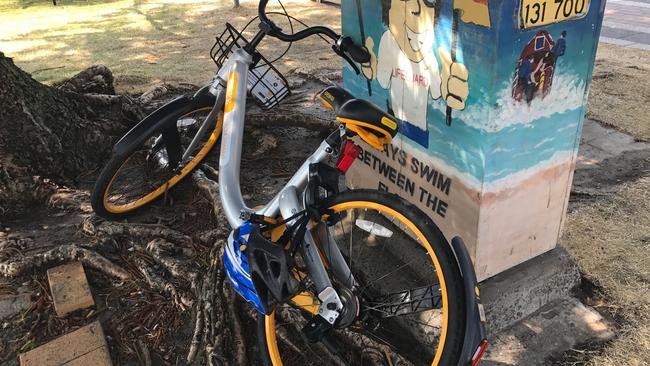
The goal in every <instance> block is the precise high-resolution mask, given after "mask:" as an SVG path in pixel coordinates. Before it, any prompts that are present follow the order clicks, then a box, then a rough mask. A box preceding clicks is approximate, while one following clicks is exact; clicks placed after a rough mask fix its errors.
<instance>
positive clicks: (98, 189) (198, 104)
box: [90, 97, 217, 220]
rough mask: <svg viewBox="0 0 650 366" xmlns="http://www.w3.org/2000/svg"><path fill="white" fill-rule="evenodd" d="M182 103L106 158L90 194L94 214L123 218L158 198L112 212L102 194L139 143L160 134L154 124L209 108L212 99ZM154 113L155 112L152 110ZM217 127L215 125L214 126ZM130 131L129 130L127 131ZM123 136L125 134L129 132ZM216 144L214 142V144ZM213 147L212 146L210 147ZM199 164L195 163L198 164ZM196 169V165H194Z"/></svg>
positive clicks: (186, 100) (117, 218)
mask: <svg viewBox="0 0 650 366" xmlns="http://www.w3.org/2000/svg"><path fill="white" fill-rule="evenodd" d="M183 101H184V102H183V104H180V105H178V106H174V107H173V109H171V110H170V111H168V113H167V114H165V115H164V116H161V118H160V119H158V120H157V121H155V122H154V126H153V127H152V128H150V129H148V130H147V131H148V132H145V133H144V134H143V135H147V136H134V140H136V141H138V142H137V143H131V144H129V146H128V147H127V148H126V150H125V151H123V152H121V153H116V152H115V151H113V154H112V156H111V158H110V159H109V160H108V162H107V163H106V165H105V166H104V168H103V169H102V171H101V173H100V174H99V176H98V177H97V180H96V181H95V185H94V187H93V190H92V193H91V195H90V203H91V206H92V208H93V211H94V212H95V214H97V215H98V216H100V217H103V218H105V219H109V220H119V219H123V218H125V217H128V216H130V215H132V214H134V213H136V212H137V211H138V210H140V209H142V208H145V207H147V206H149V205H151V204H152V203H153V202H155V201H157V200H158V199H160V196H158V197H156V198H154V199H153V200H151V201H149V202H147V203H145V204H144V205H142V206H139V207H137V208H134V209H132V210H129V211H127V212H123V213H114V212H111V211H109V210H108V209H106V207H105V202H104V195H105V193H106V190H107V189H108V188H109V185H110V183H111V181H112V179H113V177H114V176H115V174H116V173H117V172H118V170H119V169H120V168H121V167H122V164H123V163H124V162H125V161H126V160H127V159H128V158H129V157H130V156H131V155H132V154H133V152H135V151H136V150H137V149H138V148H139V147H140V145H141V144H142V143H143V142H144V141H146V140H147V139H148V138H149V137H152V136H156V135H158V134H160V130H161V129H162V126H156V125H162V123H163V122H164V121H163V120H164V119H166V118H167V117H168V116H174V115H176V116H178V117H181V116H183V115H185V114H187V113H190V112H191V111H193V110H198V109H202V108H211V107H213V105H214V99H211V98H206V97H198V98H186V99H184V100H183ZM162 108H165V106H163V107H161V108H159V110H161V109H162ZM154 113H156V112H154ZM215 128H217V127H215ZM213 131H214V129H211V130H210V131H207V132H206V133H208V132H209V133H212V132H213ZM129 132H130V131H129ZM129 132H127V134H126V135H125V136H127V135H128V134H129ZM216 145H217V144H215V146H216ZM212 149H214V146H213V147H212ZM212 149H211V150H212ZM198 165H199V164H197V166H198ZM195 169H196V167H195ZM190 174H191V172H190V173H187V174H186V175H185V176H184V177H183V179H185V178H187V176H188V175H190ZM183 179H181V181H182V180H183Z"/></svg>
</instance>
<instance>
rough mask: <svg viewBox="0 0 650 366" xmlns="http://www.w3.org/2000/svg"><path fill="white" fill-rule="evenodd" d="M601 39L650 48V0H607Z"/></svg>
mask: <svg viewBox="0 0 650 366" xmlns="http://www.w3.org/2000/svg"><path fill="white" fill-rule="evenodd" d="M600 41H601V42H605V43H612V44H617V45H620V46H625V47H631V48H641V49H646V50H650V0H607V5H606V6H605V19H604V21H603V30H602V32H601V33H600Z"/></svg>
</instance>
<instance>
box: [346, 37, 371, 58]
mask: <svg viewBox="0 0 650 366" xmlns="http://www.w3.org/2000/svg"><path fill="white" fill-rule="evenodd" d="M339 48H340V49H341V51H343V52H345V53H347V54H348V55H350V58H352V59H353V60H354V61H355V62H358V63H360V64H364V63H367V62H370V53H369V52H368V50H367V49H366V48H365V47H361V46H357V45H356V44H354V41H352V38H350V37H343V38H341V40H340V45H339Z"/></svg>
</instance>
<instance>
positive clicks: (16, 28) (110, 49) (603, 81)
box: [0, 0, 650, 366]
mask: <svg viewBox="0 0 650 366" xmlns="http://www.w3.org/2000/svg"><path fill="white" fill-rule="evenodd" d="M59 4H60V5H59V6H57V7H53V6H52V5H51V2H48V1H38V0H6V1H2V4H0V24H2V28H1V29H0V49H2V50H3V51H5V52H6V53H7V55H9V56H11V57H14V58H15V60H16V63H17V64H18V65H19V66H20V67H22V68H24V69H25V70H27V71H29V72H31V73H32V74H33V76H34V77H35V78H36V79H37V80H39V81H42V82H46V83H52V82H55V81H58V80H62V79H65V78H67V77H70V76H72V75H74V74H75V73H77V72H78V71H79V70H81V69H83V68H85V67H87V66H90V65H92V64H95V63H104V64H107V65H108V66H109V67H110V68H111V69H112V70H113V72H114V74H115V75H116V76H117V80H116V83H117V87H118V89H119V91H120V92H122V93H125V92H126V93H137V92H141V91H143V90H144V89H147V88H148V87H149V86H151V85H154V84H158V83H160V82H169V83H176V84H180V83H189V84H194V85H199V84H202V83H204V82H205V81H207V80H209V79H210V77H211V75H212V73H213V71H214V64H213V63H212V60H211V59H210V56H209V52H208V51H209V49H210V47H212V44H213V43H214V36H215V35H216V34H218V33H220V31H221V30H223V26H222V24H221V19H229V21H231V22H233V23H234V24H235V25H237V26H242V25H243V24H245V23H246V21H247V20H248V19H249V18H251V17H252V16H253V15H254V14H255V12H256V8H255V2H254V1H243V4H242V7H241V8H240V9H236V10H233V9H232V8H231V6H230V4H231V1H229V0H221V1H216V2H215V1H208V0H60V1H59ZM286 6H287V8H288V10H289V11H290V13H291V14H293V15H299V18H300V19H301V20H304V21H306V22H307V23H309V24H317V23H326V24H329V25H330V26H333V27H339V25H340V20H339V11H338V10H337V9H336V8H331V7H323V6H319V5H317V4H314V3H312V2H309V1H298V0H296V1H287V2H286ZM273 10H278V8H277V7H275V8H274V9H273ZM276 19H278V21H279V22H281V18H280V17H279V16H278V17H277V18H276ZM284 24H285V25H284V28H285V29H288V25H286V22H285V23H284ZM282 50H283V47H281V45H279V44H277V43H268V44H267V45H266V51H268V53H267V56H268V57H269V58H272V57H273V55H279V54H280V53H281V51H282ZM306 60H309V62H305V61H306ZM648 60H650V51H643V50H634V49H628V48H623V47H619V46H614V45H605V44H601V45H600V47H599V51H598V54H597V60H596V68H595V70H594V77H593V83H592V85H591V89H590V99H589V111H588V114H587V116H588V118H591V119H594V120H597V121H598V122H600V123H603V124H605V125H608V126H612V127H613V128H616V129H618V130H621V131H624V132H626V133H629V134H631V135H633V136H634V137H636V138H637V139H639V140H643V141H650V112H648V107H647V106H648V103H650V67H649V66H648V64H647V61H648ZM339 68H340V61H339V60H338V58H337V57H336V56H334V55H333V54H332V53H331V52H330V51H329V49H328V47H327V46H326V45H325V43H323V42H322V41H320V40H319V39H312V40H311V41H309V42H301V43H299V44H294V45H293V47H292V50H291V52H290V53H289V54H288V56H287V58H286V59H285V61H284V62H283V66H282V69H283V71H286V72H288V71H291V70H302V71H306V72H314V71H318V72H328V71H337V70H339ZM302 131H303V132H302V133H303V134H304V135H299V136H297V135H295V134H294V133H293V130H292V132H291V133H288V132H287V131H286V130H272V131H271V130H269V131H267V133H270V134H272V135H273V136H274V137H275V138H276V139H277V141H280V143H279V144H278V146H279V147H278V148H277V149H276V150H273V151H272V155H273V156H277V157H283V158H284V157H286V156H287V154H288V155H291V156H294V157H295V159H294V158H292V159H289V160H286V159H277V161H278V163H277V164H275V165H273V164H272V165H269V164H265V163H263V162H262V161H261V160H260V156H255V154H254V150H255V149H254V148H253V147H251V149H252V150H253V153H251V154H252V155H248V158H247V160H246V161H244V163H243V165H244V166H245V165H246V164H258V165H257V167H258V168H259V170H258V171H257V173H255V174H254V175H251V176H250V177H246V178H244V186H245V188H244V189H245V191H246V192H247V193H248V194H249V195H250V194H252V193H254V194H255V195H257V194H260V193H262V194H270V192H272V191H273V190H274V188H277V186H278V185H280V184H281V182H282V181H283V179H286V177H287V176H288V173H287V172H288V171H290V170H291V169H292V168H293V167H294V165H295V164H297V162H298V161H299V160H298V159H299V158H300V157H303V156H304V155H306V153H307V152H306V151H298V152H288V151H284V150H282V147H281V146H283V144H282V141H286V139H289V138H303V137H304V138H306V139H307V140H306V141H307V142H308V143H305V144H303V146H308V145H309V144H310V143H316V141H318V136H317V133H312V132H309V131H307V130H302ZM301 136H302V137H301ZM248 137H251V136H248ZM245 151H246V149H245ZM301 154H302V155H301ZM298 155H300V157H298ZM643 166H647V164H644V165H643ZM259 178H265V179H266V181H265V182H266V183H265V184H262V185H259V184H257V183H256V182H257V179H259ZM187 189H189V188H188V187H185V190H184V189H183V187H181V189H179V190H178V192H177V193H176V195H177V196H176V197H175V199H176V202H178V203H177V205H175V207H174V208H173V209H169V208H168V209H165V206H164V205H158V206H157V207H155V208H154V209H153V210H152V211H159V212H160V213H159V214H158V215H157V216H158V217H157V218H156V217H149V216H144V217H141V218H140V220H144V221H146V220H154V221H155V220H159V219H161V220H163V221H164V220H175V221H174V225H173V227H174V228H182V227H183V225H184V224H185V223H186V222H197V221H196V219H195V218H185V217H182V218H174V214H175V213H176V212H181V211H183V205H188V204H198V205H199V206H200V205H205V204H206V203H205V202H198V203H197V202H194V201H193V200H192V197H193V194H192V192H191V191H187ZM613 192H615V193H609V192H608V193H607V194H605V195H602V196H598V197H596V198H590V199H584V198H583V197H580V196H579V195H576V196H572V198H571V200H572V202H574V203H576V202H580V204H579V205H573V206H572V208H571V210H570V212H569V214H568V219H567V221H566V226H565V229H564V235H563V237H562V239H561V245H562V246H564V247H565V248H567V250H568V251H569V252H570V253H571V254H572V255H574V256H575V257H576V259H577V261H578V264H579V266H580V270H581V272H582V274H583V276H584V279H585V280H584V283H585V286H584V288H583V290H584V296H585V297H586V301H588V302H589V303H590V304H591V305H592V306H594V307H595V308H596V309H598V310H599V311H601V312H603V313H605V314H606V315H608V316H609V317H610V318H611V319H612V320H613V321H615V322H617V324H618V325H619V328H620V329H619V333H618V335H617V337H616V338H615V339H614V340H613V341H611V342H610V343H608V344H606V345H601V346H597V347H593V346H592V345H584V346H583V347H579V348H577V349H576V350H574V351H572V352H569V353H567V354H566V355H564V357H563V361H562V364H564V365H582V364H588V365H616V366H621V365H633V366H634V365H648V364H650V315H648V314H650V255H648V254H649V250H650V215H648V212H650V172H648V171H647V170H646V171H645V172H642V173H640V174H635V175H634V177H633V178H630V179H628V180H625V181H622V182H620V184H619V186H618V188H617V189H615V190H613ZM206 210H207V209H206ZM66 212H67V211H66V210H65V209H62V208H57V207H51V208H49V209H48V211H47V212H40V213H36V215H41V216H39V217H46V216H54V217H60V218H61V219H60V220H63V219H62V217H64V216H65V215H66ZM57 215H58V216H57ZM65 220H71V221H56V223H49V222H47V221H42V222H43V224H41V225H40V227H36V226H34V223H33V220H30V222H24V221H23V222H21V221H14V222H3V223H2V225H0V226H2V227H3V229H5V228H9V229H10V230H4V232H5V233H7V234H6V235H8V233H9V232H18V233H20V232H29V231H33V230H35V231H43V230H46V229H44V228H43V227H42V226H43V225H45V226H48V227H49V229H48V230H52V228H56V227H57V226H56V225H63V226H61V227H63V228H65V227H67V226H65V225H71V226H75V225H79V222H80V220H82V218H66V219H65ZM185 220H188V221H185ZM170 222H171V221H170ZM201 222H202V221H198V223H197V225H199V224H201ZM204 224H205V223H204ZM37 226H38V225H37ZM200 229H202V230H203V229H206V228H200ZM70 230H71V229H70ZM65 233H66V231H65V230H63V231H60V232H59V234H60V235H64V234H65ZM37 235H43V234H37ZM59 239H60V240H63V239H61V238H59ZM59 239H57V240H59ZM53 242H55V241H53ZM89 277H91V278H92V277H93V276H92V273H91V275H90V276H89ZM43 281H44V278H43V277H40V278H36V279H35V280H34V281H33V282H32V283H34V284H38V283H43ZM9 285H16V286H19V285H20V284H8V283H2V284H0V289H1V288H7V287H8V286H9ZM91 286H93V288H94V289H95V288H96V289H97V291H98V292H99V293H112V296H117V295H119V294H123V295H124V296H125V298H126V299H127V300H128V299H129V298H130V297H129V296H135V295H132V294H130V293H129V289H121V290H119V289H118V290H115V289H111V288H109V286H107V285H106V284H102V283H91ZM138 296H139V295H138ZM142 296H145V295H142ZM39 301H42V303H43V305H42V306H43V307H45V308H47V307H48V306H49V307H50V308H51V300H48V298H47V294H46V293H44V294H43V300H39ZM48 301H49V302H48ZM48 304H49V305H48ZM107 307H108V306H107ZM105 314H107V315H102V316H110V315H111V313H110V312H107V313H105ZM87 315H88V314H85V313H84V314H81V316H82V317H83V316H87ZM116 320H119V319H116ZM185 320H187V319H185ZM79 321H82V320H80V319H79V320H75V319H73V320H70V321H67V322H64V323H61V322H60V321H58V320H51V321H49V322H48V323H47V325H48V327H49V328H48V329H50V330H49V332H50V333H49V334H50V335H49V337H53V336H55V335H57V334H62V333H63V332H64V331H65V329H67V328H66V327H71V326H74V325H75V322H79ZM165 321H180V322H182V321H184V320H183V319H171V318H170V319H165ZM25 324H28V322H27V321H25ZM30 324H31V323H30ZM37 340H38V339H37ZM109 342H110V345H111V347H113V349H114V350H117V349H118V348H119V347H121V346H123V345H122V344H121V343H119V340H116V339H113V340H109ZM0 345H1V346H2V347H0V351H2V352H5V351H6V350H7V349H8V348H6V347H13V348H12V349H13V350H14V351H15V350H16V349H29V348H30V347H33V343H24V342H23V343H21V344H15V345H13V344H12V345H6V344H0ZM184 346H186V345H185V344H179V345H174V344H170V347H178V348H177V349H179V350H180V349H182V347H184Z"/></svg>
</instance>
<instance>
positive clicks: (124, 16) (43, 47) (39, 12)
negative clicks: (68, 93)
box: [0, 0, 340, 92]
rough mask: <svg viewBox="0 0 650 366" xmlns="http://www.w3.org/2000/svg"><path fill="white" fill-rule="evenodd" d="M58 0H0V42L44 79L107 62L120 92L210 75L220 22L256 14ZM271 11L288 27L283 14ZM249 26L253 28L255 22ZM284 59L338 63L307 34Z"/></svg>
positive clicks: (248, 9) (202, 6) (300, 6)
mask: <svg viewBox="0 0 650 366" xmlns="http://www.w3.org/2000/svg"><path fill="white" fill-rule="evenodd" d="M272 3H274V2H272ZM58 4H59V5H57V6H53V5H52V2H51V1H49V0H2V1H0V24H1V25H2V26H1V27H0V50H2V51H3V52H4V53H5V54H7V55H8V56H10V57H13V58H14V59H15V61H16V63H17V64H18V66H20V67H21V68H23V69H24V70H26V71H28V72H30V73H31V74H32V75H33V77H34V78H35V79H37V80H39V81H41V82H45V83H52V82H55V81H59V80H62V79H65V78H69V77H71V76H72V75H74V74H75V73H77V72H79V71H80V70H82V69H84V68H85V67H88V66H91V65H93V64H98V63H102V64H105V65H107V66H108V67H109V68H111V70H113V72H114V74H115V75H116V77H117V87H118V89H120V91H122V92H137V91H141V90H142V89H145V88H147V87H148V86H150V85H152V84H157V83H160V82H170V83H191V84H203V83H206V82H208V81H209V80H210V78H211V76H212V74H213V72H214V71H215V70H214V69H215V66H214V63H213V62H212V60H211V59H210V56H209V50H210V48H211V47H212V45H213V43H214V36H215V35H217V34H219V33H221V31H222V30H223V29H224V23H225V22H231V23H233V24H234V25H235V26H236V27H238V28H241V27H242V26H243V25H244V24H246V22H248V20H249V19H251V18H252V17H253V16H255V15H256V14H257V1H252V0H250V1H242V6H241V7H240V8H237V9H233V8H232V0H216V1H215V0H59V1H58ZM285 5H286V7H287V9H288V11H289V13H290V14H292V15H294V16H296V17H298V18H299V19H301V20H303V21H304V22H306V23H308V24H311V25H313V24H319V23H325V24H329V25H330V26H333V27H334V28H339V27H340V20H339V18H340V12H339V10H338V9H336V8H332V7H328V6H321V5H318V4H316V3H314V2H311V1H308V0H287V1H285ZM279 10H280V9H279V7H278V6H277V3H274V5H269V11H279ZM274 19H275V20H277V22H278V24H279V25H280V26H281V27H283V28H284V29H286V30H289V26H288V23H287V22H286V19H285V18H284V17H282V16H275V17H274ZM296 26H298V25H296ZM249 29H250V30H256V29H257V26H256V24H253V25H252V26H251V27H250V28H249ZM285 47H286V44H281V43H280V42H279V41H275V40H269V41H268V42H265V43H263V45H262V48H261V49H262V51H263V52H264V54H265V55H266V56H267V57H269V58H273V57H274V56H277V55H279V54H280V53H281V52H282V51H283V50H284V49H285ZM306 60H309V62H305V61H306ZM281 66H282V67H281V68H282V69H283V70H282V71H287V70H290V69H294V68H298V67H303V68H305V69H306V70H305V71H311V70H315V69H320V68H328V69H329V70H337V69H339V68H340V60H339V58H338V57H337V56H335V55H333V54H332V52H331V51H330V49H329V47H328V46H327V45H326V44H325V43H324V42H322V41H321V40H320V39H319V38H312V39H310V40H308V41H306V42H300V43H296V44H294V45H293V47H292V52H290V54H289V55H287V57H285V58H284V59H283V60H282V65H281Z"/></svg>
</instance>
